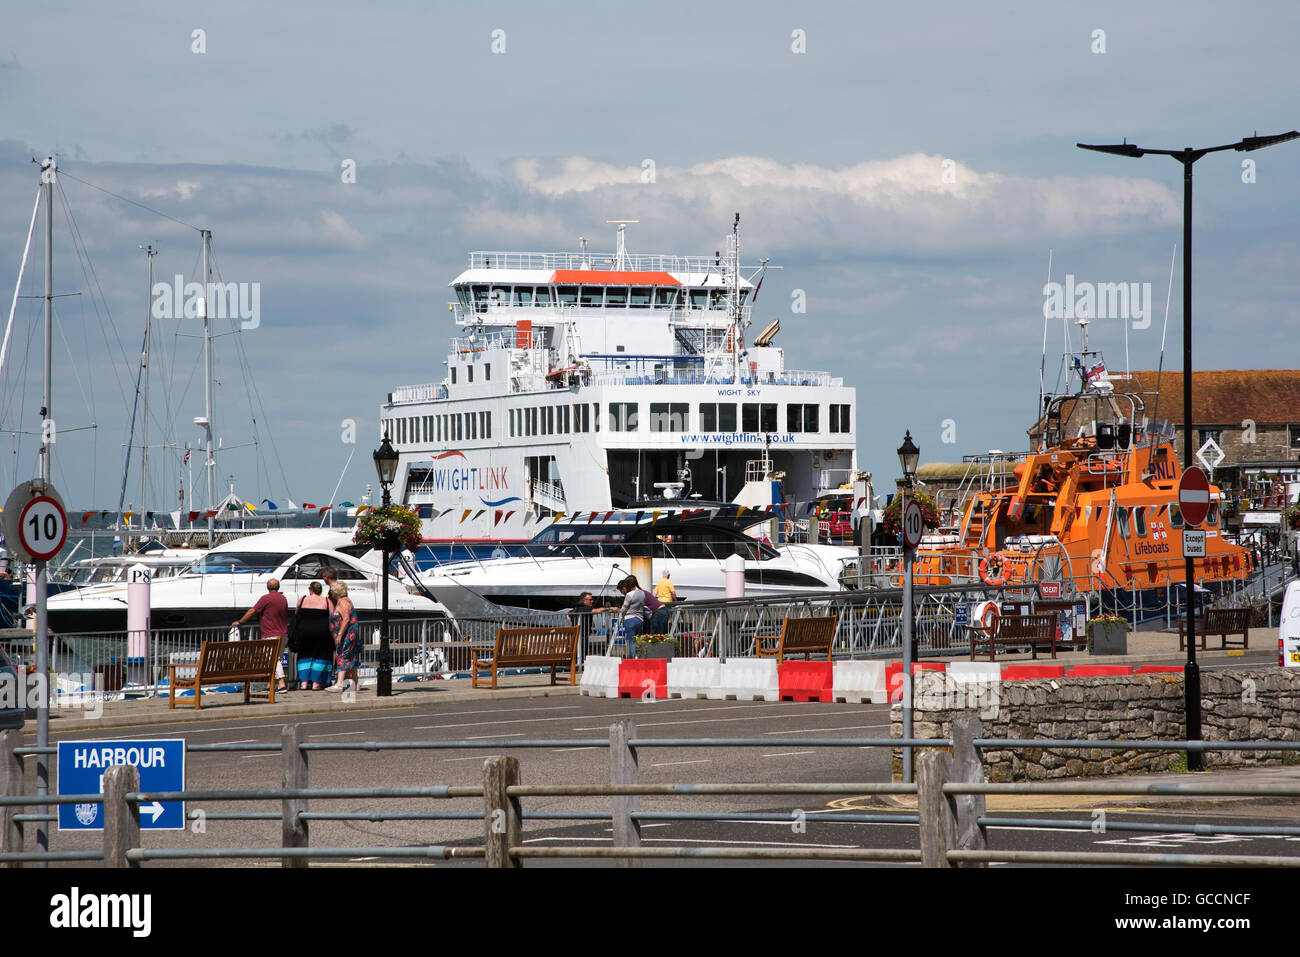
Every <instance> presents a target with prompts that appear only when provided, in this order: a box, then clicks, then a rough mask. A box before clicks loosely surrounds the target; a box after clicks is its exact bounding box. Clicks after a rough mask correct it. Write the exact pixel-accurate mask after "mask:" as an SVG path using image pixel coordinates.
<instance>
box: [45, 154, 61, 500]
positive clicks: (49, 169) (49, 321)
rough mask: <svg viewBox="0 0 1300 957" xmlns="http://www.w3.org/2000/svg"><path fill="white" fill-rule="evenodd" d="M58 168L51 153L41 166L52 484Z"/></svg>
mask: <svg viewBox="0 0 1300 957" xmlns="http://www.w3.org/2000/svg"><path fill="white" fill-rule="evenodd" d="M57 169H58V167H57V166H55V164H54V157H53V156H51V157H49V158H47V159H46V160H45V162H44V163H43V164H42V165H41V185H42V187H43V188H44V189H45V388H44V391H43V392H42V394H41V480H42V481H43V482H45V483H46V484H49V481H50V475H51V474H52V471H53V470H52V467H51V464H50V460H51V458H52V457H53V453H54V435H53V430H52V429H51V427H50V423H51V422H52V421H53V420H54V405H53V403H54V394H53V390H54V385H53V383H54V376H53V375H52V371H51V357H52V356H53V355H54V174H55V172H56V170H57Z"/></svg>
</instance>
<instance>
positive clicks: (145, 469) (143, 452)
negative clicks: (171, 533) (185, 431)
mask: <svg viewBox="0 0 1300 957" xmlns="http://www.w3.org/2000/svg"><path fill="white" fill-rule="evenodd" d="M144 251H145V253H146V255H148V257H149V285H148V286H147V287H146V289H145V297H144V352H143V353H141V355H140V371H141V374H142V375H143V376H144V422H143V423H141V429H140V527H141V528H142V529H143V528H144V521H145V519H144V516H145V510H146V502H145V495H146V494H148V493H147V483H148V481H149V321H150V319H151V315H150V313H151V304H150V298H149V297H150V295H151V294H152V293H151V290H152V289H153V257H154V253H156V252H157V250H156V249H154V248H153V245H152V244H150V245H147V246H145V247H144Z"/></svg>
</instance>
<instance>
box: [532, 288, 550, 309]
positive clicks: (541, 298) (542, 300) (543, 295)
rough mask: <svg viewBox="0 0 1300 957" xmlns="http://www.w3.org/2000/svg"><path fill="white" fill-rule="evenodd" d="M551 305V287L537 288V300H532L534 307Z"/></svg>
mask: <svg viewBox="0 0 1300 957" xmlns="http://www.w3.org/2000/svg"><path fill="white" fill-rule="evenodd" d="M550 304H551V287H550V286H538V287H537V298H536V299H534V300H533V305H535V306H549V305H550Z"/></svg>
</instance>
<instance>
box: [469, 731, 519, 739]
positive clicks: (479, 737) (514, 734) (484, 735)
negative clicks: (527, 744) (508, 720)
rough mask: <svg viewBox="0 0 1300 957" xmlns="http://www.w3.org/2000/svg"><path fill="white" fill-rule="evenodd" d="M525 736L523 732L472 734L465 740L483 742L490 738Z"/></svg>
mask: <svg viewBox="0 0 1300 957" xmlns="http://www.w3.org/2000/svg"><path fill="white" fill-rule="evenodd" d="M523 736H524V733H523V732H522V731H505V732H501V731H498V732H497V733H496V734H471V735H470V736H469V737H467V738H466V739H465V740H466V741H483V740H485V739H488V738H522V737H523Z"/></svg>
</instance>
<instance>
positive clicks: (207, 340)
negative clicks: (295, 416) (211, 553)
mask: <svg viewBox="0 0 1300 957" xmlns="http://www.w3.org/2000/svg"><path fill="white" fill-rule="evenodd" d="M201 232H202V234H203V300H202V302H203V410H204V428H205V429H206V430H207V449H206V451H207V461H206V462H205V463H204V465H205V466H206V468H207V472H208V513H209V514H208V547H209V548H211V547H212V546H213V545H214V544H216V518H215V516H213V515H212V514H211V513H212V509H213V503H214V502H215V501H216V500H217V486H216V481H217V476H216V471H215V469H216V466H217V460H216V458H215V457H214V452H213V448H212V435H213V431H214V428H213V422H212V316H211V308H210V305H209V304H210V303H211V301H212V269H211V256H212V230H210V229H204V230H201Z"/></svg>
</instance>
